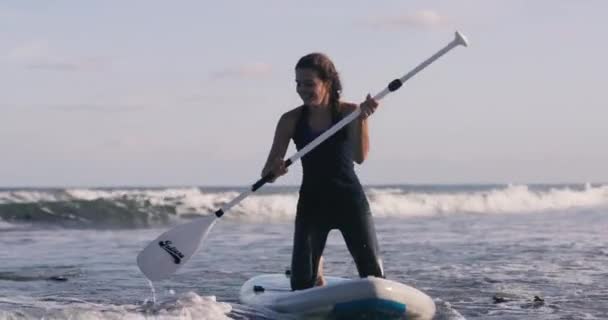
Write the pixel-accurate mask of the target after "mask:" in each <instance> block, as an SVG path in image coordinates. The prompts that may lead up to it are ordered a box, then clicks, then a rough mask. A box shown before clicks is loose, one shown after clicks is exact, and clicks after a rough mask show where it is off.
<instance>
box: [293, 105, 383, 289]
mask: <svg viewBox="0 0 608 320" xmlns="http://www.w3.org/2000/svg"><path fill="white" fill-rule="evenodd" d="M308 108H309V107H307V106H303V107H302V111H301V113H300V118H299V120H298V122H297V124H296V129H295V132H294V136H293V140H294V142H295V144H296V148H297V149H298V150H300V149H302V148H303V147H304V146H306V145H307V144H308V143H309V142H311V141H312V140H314V138H316V137H317V136H319V135H320V134H321V133H322V132H313V131H312V130H311V128H310V126H309V125H308V117H309V109H308ZM333 118H334V119H333V123H334V124H335V123H336V122H338V121H339V120H340V118H341V117H340V116H335V117H333ZM347 128H348V126H346V127H344V128H342V129H341V130H340V131H338V132H336V133H335V134H334V135H333V136H331V137H330V138H328V139H327V140H325V141H324V142H323V143H321V144H320V145H319V146H317V147H316V148H315V149H313V150H312V151H310V152H309V153H308V154H306V155H305V156H304V157H302V168H303V178H302V185H301V187H300V197H299V200H298V207H297V213H296V223H295V234H294V245H293V255H292V261H291V287H292V289H294V290H298V289H305V288H310V287H312V286H313V285H314V283H315V281H316V278H317V268H318V265H319V259H320V257H321V255H322V254H323V249H324V247H325V242H326V240H327V235H328V234H329V231H331V230H332V229H338V230H340V232H342V236H343V237H344V240H345V242H346V246H347V247H348V250H349V251H350V253H351V255H352V256H353V258H354V260H355V263H356V265H357V270H358V271H359V275H360V276H361V277H366V276H377V277H382V276H383V272H382V266H381V262H380V260H379V259H378V245H377V240H376V233H375V230H374V223H373V219H372V215H371V212H370V209H369V204H368V202H367V198H366V196H365V193H364V191H363V188H362V187H361V183H360V182H359V179H358V178H357V175H356V174H355V170H354V165H353V156H352V142H351V141H350V139H349V135H348V129H347Z"/></svg>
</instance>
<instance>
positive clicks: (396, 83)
mask: <svg viewBox="0 0 608 320" xmlns="http://www.w3.org/2000/svg"><path fill="white" fill-rule="evenodd" d="M459 45H464V46H466V45H467V42H466V40H465V39H464V37H463V36H462V35H461V34H460V33H458V32H456V38H455V39H454V40H452V41H451V42H450V43H449V44H448V45H446V46H445V47H444V48H442V49H441V50H439V51H437V52H436V53H435V54H434V55H432V56H431V57H430V58H428V59H426V60H425V61H423V62H422V63H420V64H419V65H418V66H417V67H416V68H414V69H413V70H412V71H410V72H408V73H407V74H406V75H404V76H403V77H401V78H399V79H395V80H393V81H391V82H390V83H389V84H388V86H386V88H384V89H383V90H382V91H380V92H379V93H378V94H376V95H375V96H374V97H373V99H374V100H376V101H380V100H381V99H382V98H384V97H385V96H386V95H388V94H389V93H391V92H394V91H397V90H398V89H399V88H401V86H402V85H403V83H404V82H406V81H407V80H409V79H410V78H412V77H413V76H414V75H416V74H417V73H418V72H420V71H422V70H423V69H424V68H426V67H427V66H428V65H430V64H431V63H433V62H434V61H435V60H437V59H439V58H440V57H441V56H443V55H444V54H446V53H447V52H448V51H450V50H452V49H454V48H455V47H457V46H459ZM360 114H361V109H359V108H357V110H355V111H353V112H351V113H350V114H349V115H348V116H346V117H344V118H343V119H342V120H340V121H338V122H337V123H336V124H334V125H333V126H332V127H331V128H329V129H327V130H326V131H325V132H323V133H322V134H321V135H320V136H318V137H317V138H315V139H314V140H313V141H311V142H310V143H309V144H307V145H306V146H305V147H304V148H302V149H301V150H300V151H298V152H296V153H295V154H294V155H293V156H291V157H289V159H287V160H286V161H285V167H289V166H291V165H292V164H294V163H295V162H296V161H298V160H299V159H300V158H302V157H303V156H304V155H306V154H307V153H308V152H310V151H311V150H313V149H314V148H316V147H317V146H318V145H319V144H321V143H323V141H325V140H327V139H328V138H329V137H331V136H332V135H333V134H334V133H336V132H337V131H338V130H340V129H342V128H343V127H344V126H346V125H347V124H349V123H350V122H351V121H353V120H354V119H356V118H357V117H358V116H359V115H360ZM273 178H274V175H273V173H272V172H269V173H267V174H266V175H265V176H263V177H262V178H261V179H260V180H258V181H256V182H255V183H254V184H253V185H251V187H250V189H249V190H247V191H245V192H243V193H241V194H240V195H239V196H238V197H236V198H234V199H233V200H232V201H230V202H228V203H227V204H225V205H223V206H222V207H221V208H220V209H218V210H217V211H216V212H215V216H216V217H218V218H219V217H221V216H223V215H224V213H226V212H228V210H230V209H231V208H232V207H234V206H236V205H237V204H239V203H240V202H241V201H242V200H243V199H245V198H247V197H248V196H249V195H250V194H252V193H254V192H256V191H257V190H258V189H260V188H261V187H262V186H263V185H265V184H266V183H267V182H269V181H271V180H272V179H273Z"/></svg>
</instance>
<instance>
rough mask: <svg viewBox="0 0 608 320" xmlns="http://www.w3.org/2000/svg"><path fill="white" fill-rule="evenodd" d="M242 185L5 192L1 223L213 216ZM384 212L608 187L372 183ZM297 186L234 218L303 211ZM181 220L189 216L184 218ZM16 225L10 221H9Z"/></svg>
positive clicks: (587, 203) (488, 209)
mask: <svg viewBox="0 0 608 320" xmlns="http://www.w3.org/2000/svg"><path fill="white" fill-rule="evenodd" d="M242 191H243V189H239V188H224V189H221V190H219V189H211V188H209V189H205V188H166V189H161V188H155V189H145V188H141V189H55V190H3V191H0V219H1V220H3V221H4V222H1V223H2V224H0V228H3V226H4V227H8V226H10V227H13V226H14V225H15V223H34V224H37V223H43V224H50V225H58V226H62V227H85V228H87V227H92V228H139V227H150V226H158V225H166V224H170V223H175V222H179V221H181V220H182V219H188V218H192V217H196V216H200V215H208V214H212V213H213V212H214V211H215V210H217V209H218V208H220V207H221V205H223V204H225V203H227V202H229V201H230V200H232V199H234V198H235V197H236V196H238V195H239V193H240V192H242ZM366 193H367V195H368V199H369V202H370V206H371V209H372V212H373V214H374V215H376V216H386V217H410V216H441V215H448V214H467V213H475V214H488V215H491V214H517V213H530V212H546V211H567V210H572V209H591V210H594V209H598V210H603V209H606V208H608V185H595V186H592V185H589V184H588V185H583V186H580V185H579V186H568V185H564V186H527V185H507V186H474V187H471V186H461V187H458V186H451V187H437V186H418V187H413V186H401V187H399V186H397V187H395V186H390V187H372V188H367V189H366ZM297 201H298V193H297V191H294V189H293V188H291V189H290V188H287V189H281V188H278V189H271V191H270V192H268V191H267V192H264V193H261V194H254V195H251V196H249V197H248V198H247V199H245V200H243V201H242V202H241V203H240V204H238V205H237V206H235V207H234V208H232V210H231V211H230V213H229V214H227V215H225V217H227V218H228V219H244V220H259V221H280V220H289V219H293V218H294V216H295V210H296V205H297ZM180 218H181V219H180ZM9 223H10V224H9Z"/></svg>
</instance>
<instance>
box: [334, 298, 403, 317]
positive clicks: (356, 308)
mask: <svg viewBox="0 0 608 320" xmlns="http://www.w3.org/2000/svg"><path fill="white" fill-rule="evenodd" d="M405 310H407V307H406V305H405V304H403V303H399V302H395V301H391V300H384V299H363V300H356V301H350V302H342V303H336V304H335V305H334V310H333V313H334V314H335V315H338V316H340V315H347V314H350V315H353V314H360V313H369V312H371V313H380V314H386V315H403V314H405Z"/></svg>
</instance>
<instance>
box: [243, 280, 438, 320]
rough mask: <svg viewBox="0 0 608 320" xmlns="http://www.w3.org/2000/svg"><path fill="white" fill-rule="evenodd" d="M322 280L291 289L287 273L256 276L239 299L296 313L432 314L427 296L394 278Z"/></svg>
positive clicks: (423, 318) (426, 319) (416, 317)
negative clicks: (314, 284)
mask: <svg viewBox="0 0 608 320" xmlns="http://www.w3.org/2000/svg"><path fill="white" fill-rule="evenodd" d="M325 280H326V285H324V286H322V287H314V288H310V289H306V290H297V291H292V290H291V285H290V281H289V275H286V274H266V275H259V276H255V277H253V278H251V279H249V280H247V281H246V282H245V283H244V284H243V286H242V287H241V290H240V294H239V299H240V301H241V303H242V304H245V305H249V306H252V307H263V308H268V309H271V310H273V311H275V312H279V313H285V314H290V315H297V316H314V317H316V316H329V317H332V318H333V317H335V318H338V319H356V318H364V319H408V320H430V319H432V318H433V316H434V315H435V310H436V309H435V303H434V302H433V300H432V299H431V298H430V297H429V296H428V295H426V294H425V293H423V292H422V291H420V290H418V289H416V288H413V287H411V286H408V285H405V284H402V283H399V282H396V281H391V280H387V279H382V278H376V277H367V278H364V279H346V278H340V277H329V276H326V277H325Z"/></svg>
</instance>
